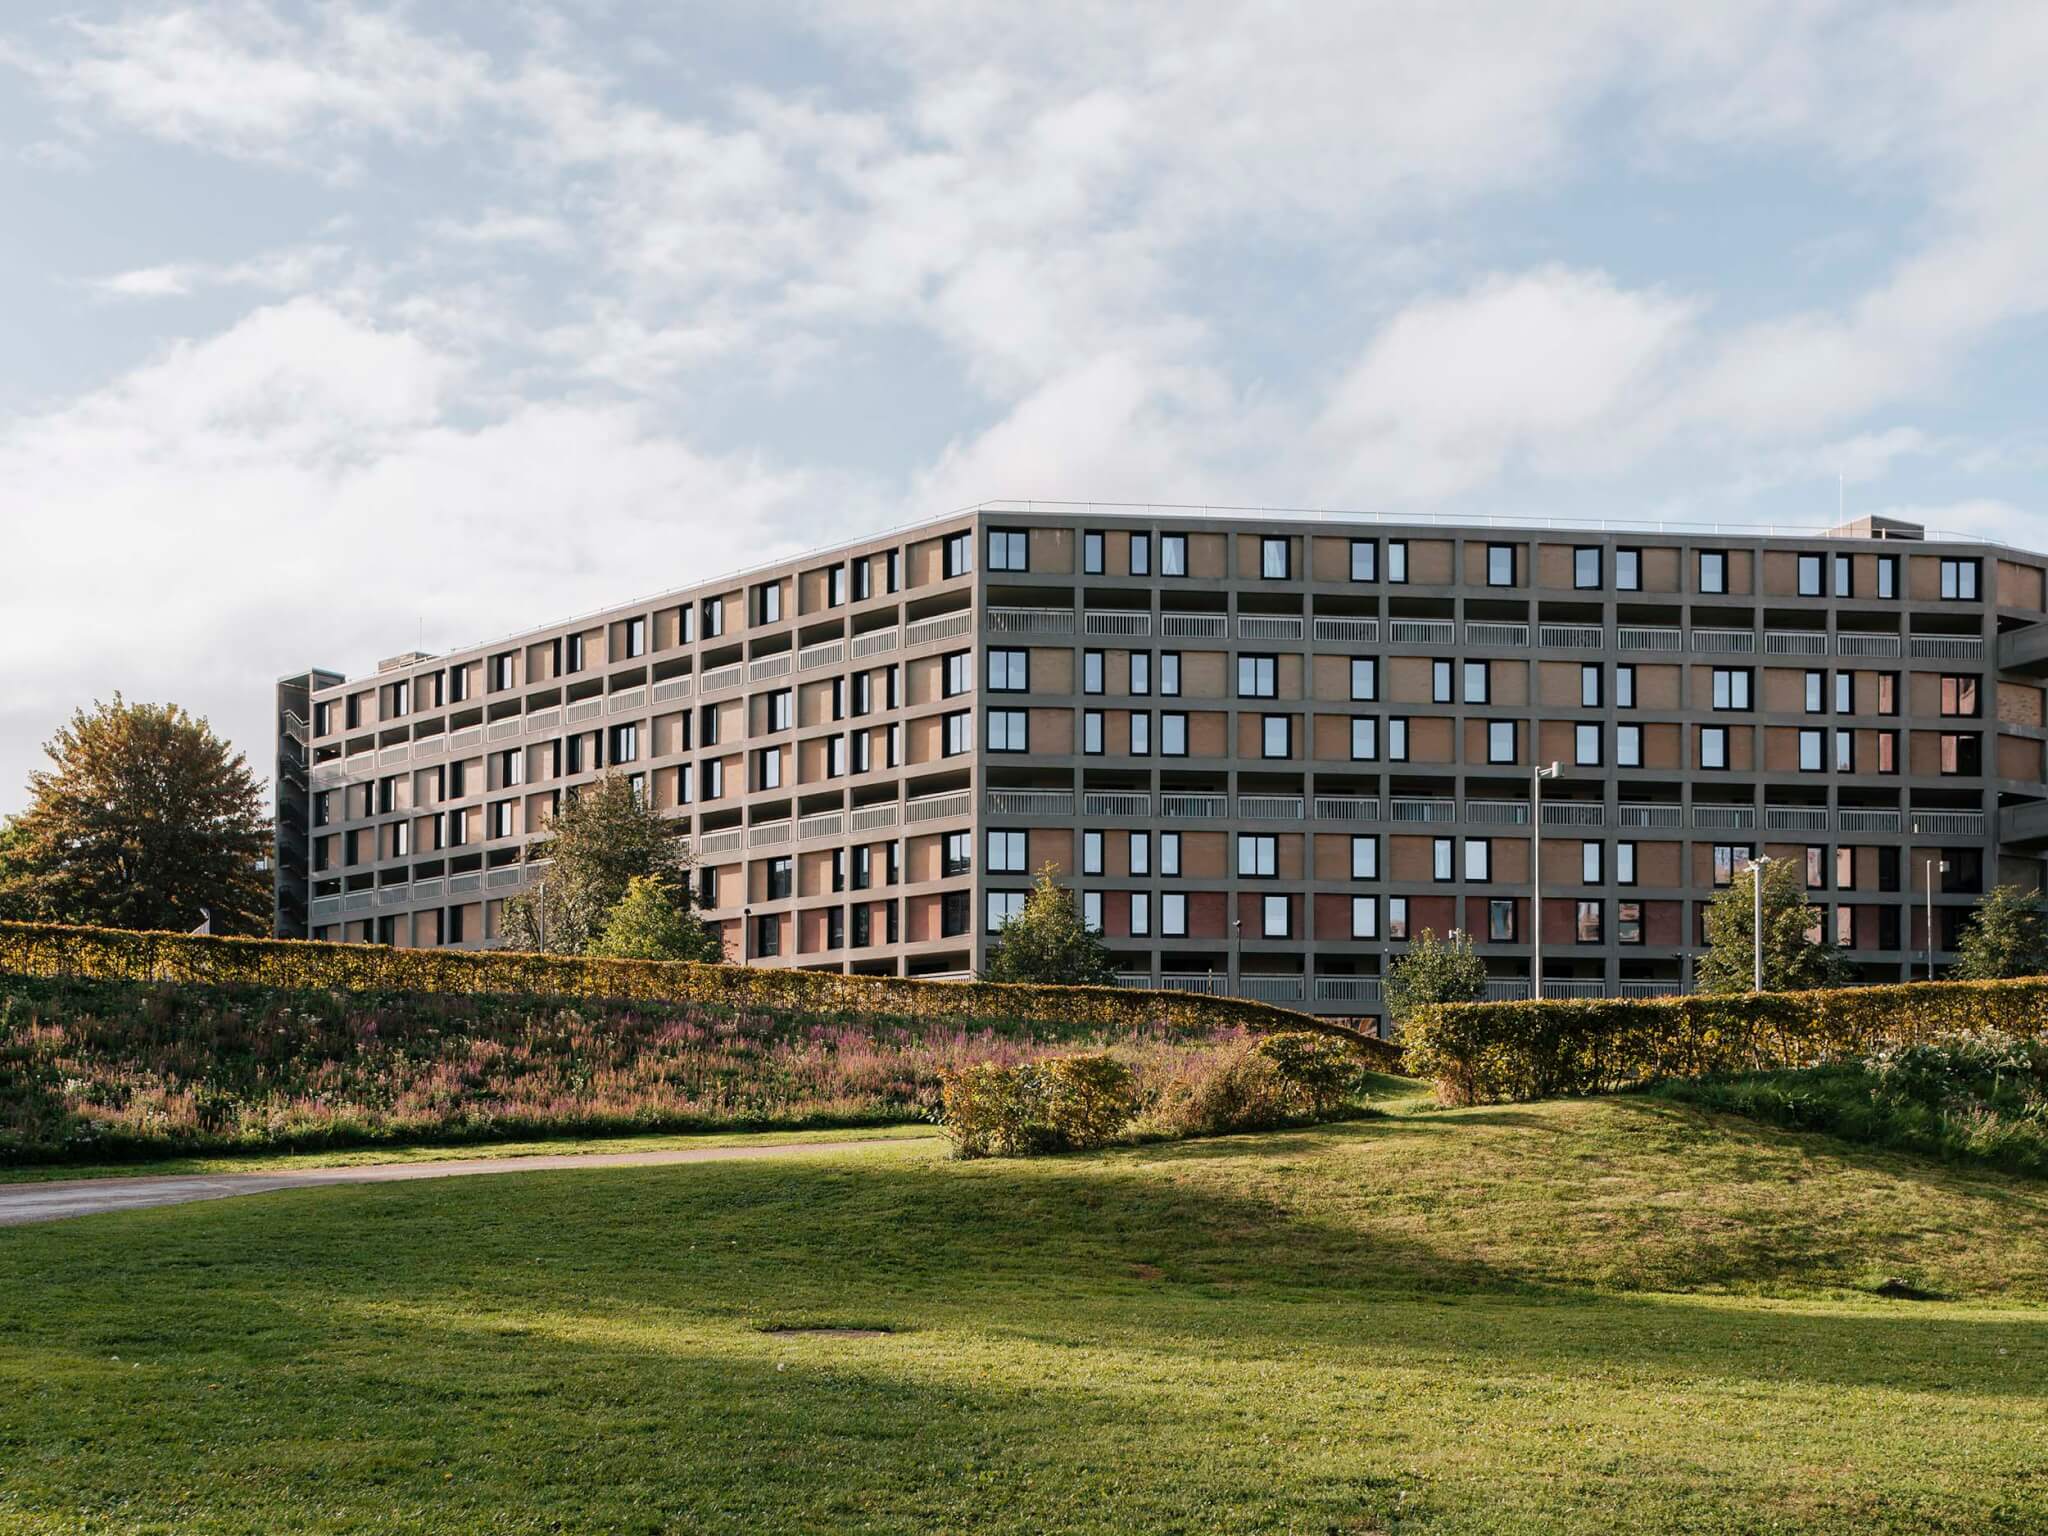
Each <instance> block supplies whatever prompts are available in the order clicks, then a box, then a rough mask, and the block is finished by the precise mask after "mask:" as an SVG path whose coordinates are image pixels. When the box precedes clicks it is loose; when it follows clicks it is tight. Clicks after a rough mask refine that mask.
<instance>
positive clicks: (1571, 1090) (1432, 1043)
mask: <svg viewBox="0 0 2048 1536" xmlns="http://www.w3.org/2000/svg"><path fill="white" fill-rule="evenodd" d="M2044 1020H2048V979H2043V978H2038V977H2037V978H2034V979H2031V980H2025V981H1945V982H1911V983H1907V984H1904V985H1900V986H1885V987H1844V988H1835V989H1825V990H1818V991H1811V992H1763V993H1751V994H1748V995H1745V996H1712V995H1706V994H1697V995H1694V996H1690V997H1676V998H1650V999H1643V1000H1640V1001H1633V1000H1626V999H1614V998H1610V999H1603V1000H1599V1001H1588V1002H1561V1001H1542V1002H1534V1001H1531V1002H1511V1003H1450V1004H1442V1005H1439V1006H1436V1007H1432V1008H1424V1009H1421V1010H1418V1012H1417V1013H1416V1014H1415V1016H1414V1017H1413V1018H1411V1019H1410V1020H1409V1022H1408V1026H1407V1031H1406V1034H1405V1036H1404V1038H1403V1041H1402V1044H1403V1046H1404V1047H1405V1057H1404V1060H1405V1064H1406V1068H1407V1070H1408V1071H1409V1072H1411V1073H1413V1074H1415V1075H1416V1076H1418V1077H1426V1078H1429V1079H1432V1080H1433V1081H1434V1082H1435V1084H1436V1090H1437V1096H1438V1097H1439V1098H1441V1099H1442V1100H1443V1101H1444V1102H1445V1103H1447V1104H1481V1103H1493V1102H1499V1101H1501V1100H1520V1099H1538V1098H1546V1097H1551V1096H1554V1095H1558V1094H1584V1093H1611V1092H1613V1091H1615V1090H1617V1089H1621V1088H1628V1087H1633V1086H1635V1085H1637V1084H1640V1083H1647V1082H1655V1081H1657V1080H1659V1079H1663V1078H1674V1077H1698V1076H1702V1075H1704V1074H1706V1073H1710V1072H1712V1073H1736V1072H1759V1071H1767V1070H1771V1069H1774V1068H1781V1067H1808V1066H1819V1065H1823V1064H1826V1063H1830V1062H1842V1061H1851V1060H1856V1059H1859V1058H1861V1057H1864V1056H1866V1055H1869V1054H1871V1053H1872V1052H1874V1051H1876V1050H1878V1049H1879V1048H1881V1047H1884V1046H1903V1045H1912V1044H1915V1043H1919V1042H1922V1041H1926V1040H1930V1039H1932V1038H1934V1037H1935V1036H1937V1035H1940V1034H1943V1033H1945V1032H1951V1031H1955V1030H1966V1029H1973V1028H1983V1027H1991V1028H1997V1029H2002V1030H2005V1031H2006V1032H2008V1033H2010V1034H2013V1035H2016V1036H2023V1037H2027V1038H2037V1037H2039V1036H2040V1035H2041V1034H2042V1033H2043V1029H2044Z"/></svg>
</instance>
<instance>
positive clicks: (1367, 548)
mask: <svg viewBox="0 0 2048 1536" xmlns="http://www.w3.org/2000/svg"><path fill="white" fill-rule="evenodd" d="M1379 572H1380V546H1379V541H1378V540H1377V539H1353V540H1352V541H1351V579H1352V580H1353V581H1378V580H1379V579H1380V575H1379Z"/></svg>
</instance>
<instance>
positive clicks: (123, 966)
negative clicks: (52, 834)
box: [0, 923, 1400, 1070]
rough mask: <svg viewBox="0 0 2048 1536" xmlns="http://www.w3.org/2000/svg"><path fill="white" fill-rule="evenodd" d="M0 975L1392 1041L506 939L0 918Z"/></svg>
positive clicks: (1205, 1006) (1186, 997) (1020, 987)
mask: <svg viewBox="0 0 2048 1536" xmlns="http://www.w3.org/2000/svg"><path fill="white" fill-rule="evenodd" d="M0 973H13V974H16V975H22V976H83V977H95V978H102V979H109V980H122V981H184V982H197V983H200V984H202V985H210V986H264V987H278V988H283V989H286V990H293V991H303V990H308V989H321V990H328V991H340V992H455V993H486V992H489V993H512V994H523V995H528V996H534V995H538V996H546V997H593V998H609V999H621V1000H629V1001H643V1002H666V1003H717V1004H720V1005H722V1006H725V1007H729V1008H762V1009H769V1010H772V1011H775V1012H783V1013H806V1014H825V1015H833V1014H882V1015H886V1016H888V1017H891V1018H902V1019H939V1018H944V1019H958V1020H961V1021H963V1022H984V1023H993V1022H996V1021H1003V1020H1008V1021H1015V1022H1018V1023H1042V1024H1058V1025H1075V1024H1089V1025H1096V1026H1100V1027H1102V1028H1105V1029H1154V1030H1159V1029H1166V1030H1190V1031H1196V1032H1202V1033H1207V1032H1210V1031H1214V1030H1219V1029H1229V1028H1242V1029H1248V1030H1252V1031H1254V1032H1256V1033H1261V1034H1264V1033H1273V1032H1276V1031H1283V1030H1315V1031H1318V1032H1321V1033H1324V1034H1333V1035H1341V1036H1343V1037H1344V1038H1346V1039H1348V1040H1353V1041H1356V1042H1359V1043H1360V1044H1361V1046H1362V1048H1364V1049H1365V1050H1367V1051H1368V1052H1369V1053H1373V1054H1374V1055H1375V1056H1376V1058H1377V1059H1378V1060H1380V1061H1382V1062H1384V1063H1385V1065H1386V1066H1387V1068H1388V1070H1394V1069H1395V1064H1396V1063H1397V1062H1398V1060H1399V1056H1400V1052H1399V1050H1398V1048H1396V1047H1395V1046H1393V1045H1391V1044H1390V1043H1388V1042H1385V1041H1381V1040H1378V1039H1376V1038H1375V1037H1373V1036H1370V1035H1367V1034H1364V1033H1363V1032H1361V1031H1359V1030H1355V1029H1351V1028H1348V1027H1347V1026H1345V1025H1342V1024H1336V1023H1333V1022H1331V1021H1329V1020H1327V1019H1318V1018H1315V1017H1314V1016H1312V1015H1310V1014H1305V1013H1297V1012H1295V1011H1294V1010H1292V1009H1289V1008H1276V1007H1274V1006H1273V1005H1272V1004H1270V1003H1258V1002H1251V1001H1249V1000H1247V999H1244V998H1235V997H1212V996H1210V995H1208V994H1207V993H1200V992H1154V991H1148V990H1142V989H1138V988H1129V987H1053V986H1036V985H1028V984H1024V983H1016V982H987V981H915V980H911V979H908V978H904V977H893V976H845V975H840V974H838V973H836V972H831V971H798V970H778V969H771V968H768V967H764V966H739V965H699V964H696V963H695V962H691V961H665V960H600V959H594V958H590V957H587V956H577V955H535V954H522V953H517V952H513V951H507V950H482V951H479V950H459V949H394V948H390V947H387V946H384V945H376V944H325V943H313V942H309V941H306V940H302V939H230V938H213V937H207V936H202V935H193V934H182V933H138V932H132V931H129V930H126V929H118V928H74V927H67V926H65V925H62V924H57V923H0Z"/></svg>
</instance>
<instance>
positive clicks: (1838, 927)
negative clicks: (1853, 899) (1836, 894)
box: [1835, 907, 1856, 949]
mask: <svg viewBox="0 0 2048 1536" xmlns="http://www.w3.org/2000/svg"><path fill="white" fill-rule="evenodd" d="M1835 943H1836V944H1837V945H1839V946H1840V947H1841V948H1843V949H1854V948H1855V947H1856V909H1855V908H1854V907H1837V908H1835Z"/></svg>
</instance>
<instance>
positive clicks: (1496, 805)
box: [1465, 800, 1529, 827]
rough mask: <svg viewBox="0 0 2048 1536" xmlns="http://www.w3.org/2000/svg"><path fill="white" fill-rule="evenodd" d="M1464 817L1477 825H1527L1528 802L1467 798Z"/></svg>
mask: <svg viewBox="0 0 2048 1536" xmlns="http://www.w3.org/2000/svg"><path fill="white" fill-rule="evenodd" d="M1465 819H1466V820H1467V821H1469V822H1471V823H1472V824H1473V825H1474V826H1479V827H1526V826H1527V825H1529V802H1528V801H1526V800H1467V801H1466V802H1465Z"/></svg>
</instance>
